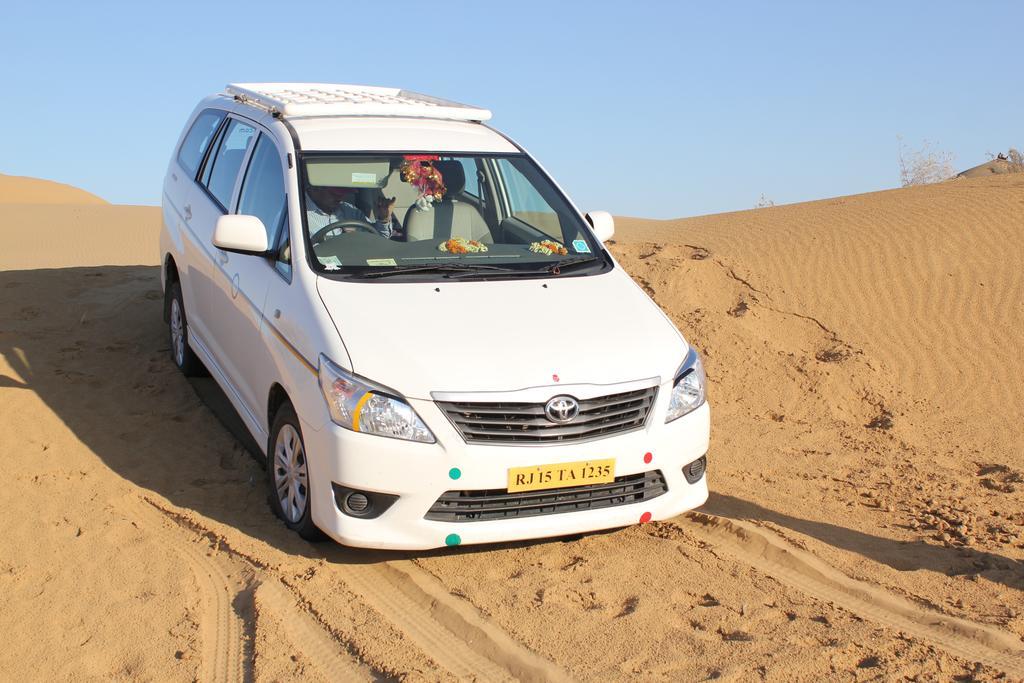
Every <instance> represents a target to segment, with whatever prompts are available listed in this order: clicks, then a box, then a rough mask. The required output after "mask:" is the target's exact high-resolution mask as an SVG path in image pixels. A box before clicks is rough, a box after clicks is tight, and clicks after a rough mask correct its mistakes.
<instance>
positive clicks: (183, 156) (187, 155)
mask: <svg viewBox="0 0 1024 683" xmlns="http://www.w3.org/2000/svg"><path fill="white" fill-rule="evenodd" d="M223 120H224V112H222V111H217V110H215V109H207V110H206V111H204V112H202V113H201V114H199V116H197V117H196V120H195V123H193V124H192V127H191V128H189V131H188V135H186V136H185V140H184V142H182V143H181V148H180V149H179V150H178V163H179V164H181V167H182V168H183V169H185V170H186V171H188V174H189V175H190V176H192V177H193V178H195V177H196V171H198V170H199V164H200V163H201V162H202V160H203V155H204V154H206V148H207V147H209V146H210V141H211V140H213V135H214V133H216V132H217V127H218V126H220V122H221V121H223Z"/></svg>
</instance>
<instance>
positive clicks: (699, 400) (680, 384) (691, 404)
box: [665, 349, 707, 422]
mask: <svg viewBox="0 0 1024 683" xmlns="http://www.w3.org/2000/svg"><path fill="white" fill-rule="evenodd" d="M705 384H707V378H706V377H705V376H704V365H703V364H701V362H700V356H698V355H697V352H696V351H694V350H693V349H690V352H689V353H688V354H686V360H684V361H683V364H682V365H681V366H679V371H678V372H676V379H675V383H674V384H673V385H672V396H671V398H670V399H669V402H668V415H667V416H666V417H665V422H671V421H672V420H677V419H679V418H680V417H682V416H683V415H686V414H687V413H692V412H693V411H695V410H697V408H700V407H701V405H703V403H704V401H705V400H706V399H707V395H706V394H705V389H704V386H705Z"/></svg>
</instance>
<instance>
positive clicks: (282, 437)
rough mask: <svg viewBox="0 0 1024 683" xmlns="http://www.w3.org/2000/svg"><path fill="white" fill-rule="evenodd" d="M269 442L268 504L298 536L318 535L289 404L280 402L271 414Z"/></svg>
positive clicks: (301, 446) (296, 420)
mask: <svg viewBox="0 0 1024 683" xmlns="http://www.w3.org/2000/svg"><path fill="white" fill-rule="evenodd" d="M269 445H270V452H269V453H268V456H269V457H268V463H267V464H268V465H269V466H268V467H267V479H268V483H269V484H270V501H271V502H270V504H271V507H273V508H274V512H275V513H276V514H277V516H278V517H280V518H281V519H282V520H284V523H285V524H286V525H287V526H288V528H289V529H292V530H293V531H295V532H297V533H298V534H299V536H302V537H303V538H304V539H306V540H307V541H317V540H320V539H322V538H323V532H322V531H320V529H318V528H317V527H316V525H315V524H313V515H312V513H311V508H312V496H311V494H310V482H309V463H308V461H307V458H306V446H305V444H304V443H303V441H302V430H301V429H300V427H299V418H298V416H297V415H296V414H295V409H294V408H292V406H291V404H289V403H285V404H284V405H282V406H281V407H280V408H279V409H278V411H277V415H275V416H274V425H273V427H271V429H270V444H269Z"/></svg>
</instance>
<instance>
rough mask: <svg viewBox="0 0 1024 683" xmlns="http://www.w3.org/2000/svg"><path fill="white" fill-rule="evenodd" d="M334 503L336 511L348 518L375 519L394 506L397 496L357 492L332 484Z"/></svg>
mask: <svg viewBox="0 0 1024 683" xmlns="http://www.w3.org/2000/svg"><path fill="white" fill-rule="evenodd" d="M332 487H333V488H334V503H335V505H337V506H338V509H339V510H341V512H342V513H343V514H345V515H348V516H349V517H359V518H360V519H376V518H377V517H380V516H381V515H382V514H384V513H385V512H387V509H388V508H389V507H391V506H392V505H394V503H395V501H396V500H398V496H395V495H392V494H390V493H377V492H376V491H357V490H356V489H350V488H349V487H347V486H342V485H341V484H332Z"/></svg>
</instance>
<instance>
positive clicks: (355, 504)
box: [345, 493, 370, 515]
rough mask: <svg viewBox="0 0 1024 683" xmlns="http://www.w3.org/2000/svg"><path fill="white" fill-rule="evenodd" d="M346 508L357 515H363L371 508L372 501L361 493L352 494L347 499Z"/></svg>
mask: <svg viewBox="0 0 1024 683" xmlns="http://www.w3.org/2000/svg"><path fill="white" fill-rule="evenodd" d="M345 507H347V508H348V509H349V510H351V511H352V512H354V513H355V514H357V515H361V514H363V513H364V512H366V508H368V507H370V499H369V498H367V497H366V496H364V495H363V494H361V493H350V494H348V497H347V498H345Z"/></svg>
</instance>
